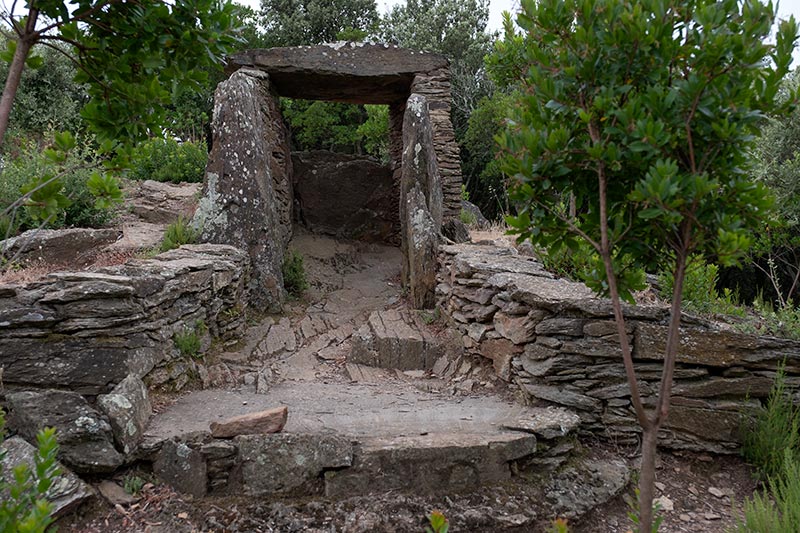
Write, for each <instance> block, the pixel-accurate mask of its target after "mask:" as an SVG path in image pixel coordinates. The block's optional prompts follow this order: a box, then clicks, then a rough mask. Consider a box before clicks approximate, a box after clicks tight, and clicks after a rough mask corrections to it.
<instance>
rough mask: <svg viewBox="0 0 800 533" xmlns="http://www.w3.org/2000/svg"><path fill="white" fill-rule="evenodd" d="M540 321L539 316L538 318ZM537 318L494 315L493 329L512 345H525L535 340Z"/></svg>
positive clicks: (502, 314)
mask: <svg viewBox="0 0 800 533" xmlns="http://www.w3.org/2000/svg"><path fill="white" fill-rule="evenodd" d="M538 318H539V320H541V316H539V317H538ZM537 323H538V321H537V317H530V316H510V315H506V314H504V313H495V315H494V328H495V329H496V330H497V332H498V333H499V334H500V335H502V336H503V337H505V338H506V339H508V340H510V341H511V342H513V343H514V344H525V343H528V342H531V341H532V340H534V339H535V338H536V327H537V326H536V325H537Z"/></svg>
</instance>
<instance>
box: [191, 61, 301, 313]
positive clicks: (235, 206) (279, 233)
mask: <svg viewBox="0 0 800 533" xmlns="http://www.w3.org/2000/svg"><path fill="white" fill-rule="evenodd" d="M212 129H213V133H214V135H213V139H214V143H213V146H212V148H211V153H210V154H209V161H208V166H207V168H206V179H205V183H204V186H203V196H202V198H201V199H200V204H199V205H198V208H197V211H196V213H195V217H194V225H195V226H196V227H198V228H201V236H200V239H201V241H202V242H209V243H220V244H230V245H233V246H237V247H239V248H242V249H244V250H247V252H248V254H249V255H250V259H251V265H252V277H251V286H252V289H253V290H252V292H251V297H252V298H253V300H254V303H255V304H257V305H259V306H261V307H263V308H266V309H269V310H273V311H277V310H279V309H280V308H281V306H282V304H283V275H282V272H281V266H282V264H283V256H284V252H285V250H286V245H287V244H288V241H289V238H290V237H291V220H292V217H291V212H292V203H293V200H292V187H291V175H292V167H291V165H292V161H291V153H290V151H289V144H288V133H287V131H286V127H285V125H284V124H283V120H282V118H281V116H280V112H279V110H278V104H277V98H276V96H275V95H274V94H273V92H272V87H271V85H270V81H269V77H268V76H267V75H266V74H264V73H263V72H259V71H254V70H246V69H243V70H239V71H238V72H236V73H234V74H233V75H232V76H231V77H230V78H229V79H228V80H226V81H224V82H222V83H221V84H220V85H219V86H218V87H217V90H216V93H215V97H214V118H213V121H212Z"/></svg>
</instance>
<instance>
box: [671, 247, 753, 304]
mask: <svg viewBox="0 0 800 533" xmlns="http://www.w3.org/2000/svg"><path fill="white" fill-rule="evenodd" d="M718 280H719V267H718V266H717V265H715V264H713V263H706V262H705V260H704V259H703V258H702V257H700V256H692V257H691V258H690V259H689V261H688V262H687V264H686V276H685V277H684V280H683V292H682V307H683V308H684V309H686V310H688V311H694V312H696V313H703V314H722V315H736V316H743V315H744V314H745V311H744V309H742V308H741V307H740V306H739V305H738V302H737V298H736V295H735V294H734V293H733V292H732V291H731V290H730V289H725V290H724V291H723V294H722V295H720V294H719V292H718V291H717V281H718ZM658 281H659V286H660V292H661V297H662V298H664V299H665V300H671V299H672V287H673V283H674V280H673V274H672V272H662V273H661V274H660V275H659V277H658Z"/></svg>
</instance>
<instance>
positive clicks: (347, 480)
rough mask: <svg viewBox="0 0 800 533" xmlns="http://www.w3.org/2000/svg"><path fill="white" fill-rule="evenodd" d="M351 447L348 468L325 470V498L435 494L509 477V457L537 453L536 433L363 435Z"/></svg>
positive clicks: (505, 479) (503, 479) (474, 486)
mask: <svg viewBox="0 0 800 533" xmlns="http://www.w3.org/2000/svg"><path fill="white" fill-rule="evenodd" d="M356 450H357V451H356V456H355V460H354V462H353V466H352V467H351V468H346V469H344V470H339V471H330V472H327V473H326V474H325V495H326V496H328V497H332V498H344V497H349V496H356V495H363V494H371V493H376V492H377V493H385V492H394V491H413V492H414V493H416V494H419V493H439V492H441V491H442V490H448V491H458V490H472V489H475V488H476V487H479V486H481V485H485V484H490V483H500V482H503V481H507V480H508V479H510V478H511V468H510V463H511V462H512V461H515V460H518V459H522V458H523V457H527V456H529V455H531V454H533V453H534V452H535V451H536V437H534V436H533V435H525V434H522V433H513V432H509V433H506V434H498V435H493V436H491V437H486V436H484V435H470V434H463V433H459V434H452V435H450V434H447V433H438V434H435V435H424V436H408V437H395V438H370V439H365V440H364V441H363V443H362V445H361V446H360V447H358V448H357V449H356Z"/></svg>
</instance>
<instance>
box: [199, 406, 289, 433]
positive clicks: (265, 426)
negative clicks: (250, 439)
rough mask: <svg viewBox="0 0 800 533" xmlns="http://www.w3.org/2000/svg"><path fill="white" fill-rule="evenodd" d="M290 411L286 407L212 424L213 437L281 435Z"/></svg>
mask: <svg viewBox="0 0 800 533" xmlns="http://www.w3.org/2000/svg"><path fill="white" fill-rule="evenodd" d="M288 412H289V409H288V408H287V407H286V406H285V405H284V406H281V407H277V408H275V409H268V410H266V411H260V412H257V413H248V414H246V415H239V416H234V417H231V418H229V419H227V420H224V421H222V422H212V423H211V426H210V429H211V436H212V437H214V438H217V439H227V438H231V437H236V436H238V435H259V434H265V433H279V432H280V431H281V430H283V426H285V425H286V418H287V416H288Z"/></svg>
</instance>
